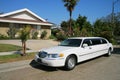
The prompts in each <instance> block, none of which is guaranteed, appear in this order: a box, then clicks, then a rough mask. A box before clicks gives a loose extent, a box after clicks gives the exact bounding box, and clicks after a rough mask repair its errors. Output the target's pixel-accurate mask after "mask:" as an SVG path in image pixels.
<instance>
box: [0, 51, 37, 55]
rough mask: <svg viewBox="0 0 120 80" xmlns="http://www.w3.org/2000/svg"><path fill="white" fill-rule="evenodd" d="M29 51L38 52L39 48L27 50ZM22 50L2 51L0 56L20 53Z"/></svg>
mask: <svg viewBox="0 0 120 80" xmlns="http://www.w3.org/2000/svg"><path fill="white" fill-rule="evenodd" d="M26 52H27V53H32V52H38V50H27V51H26ZM20 53H21V52H20V51H11V52H0V56H3V55H11V54H20Z"/></svg>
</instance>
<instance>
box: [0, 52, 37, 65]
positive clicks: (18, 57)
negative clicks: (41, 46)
mask: <svg viewBox="0 0 120 80" xmlns="http://www.w3.org/2000/svg"><path fill="white" fill-rule="evenodd" d="M34 56H35V53H28V54H27V55H26V56H21V55H20V54H12V55H4V56H0V63H7V62H15V61H21V60H29V59H34Z"/></svg>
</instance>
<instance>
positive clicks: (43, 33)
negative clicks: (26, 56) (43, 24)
mask: <svg viewBox="0 0 120 80" xmlns="http://www.w3.org/2000/svg"><path fill="white" fill-rule="evenodd" d="M46 35H47V32H46V31H43V32H42V34H41V39H44V38H45V37H46Z"/></svg>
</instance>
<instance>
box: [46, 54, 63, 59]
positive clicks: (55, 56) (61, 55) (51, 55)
mask: <svg viewBox="0 0 120 80" xmlns="http://www.w3.org/2000/svg"><path fill="white" fill-rule="evenodd" d="M63 56H64V54H62V53H61V54H48V58H59V57H63Z"/></svg>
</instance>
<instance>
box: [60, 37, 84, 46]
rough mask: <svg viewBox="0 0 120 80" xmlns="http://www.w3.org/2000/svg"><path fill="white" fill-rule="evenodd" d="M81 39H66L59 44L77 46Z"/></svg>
mask: <svg viewBox="0 0 120 80" xmlns="http://www.w3.org/2000/svg"><path fill="white" fill-rule="evenodd" d="M81 41H82V40H81V39H66V40H64V41H62V42H61V43H60V45H59V46H70V47H79V46H80V44H81Z"/></svg>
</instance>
